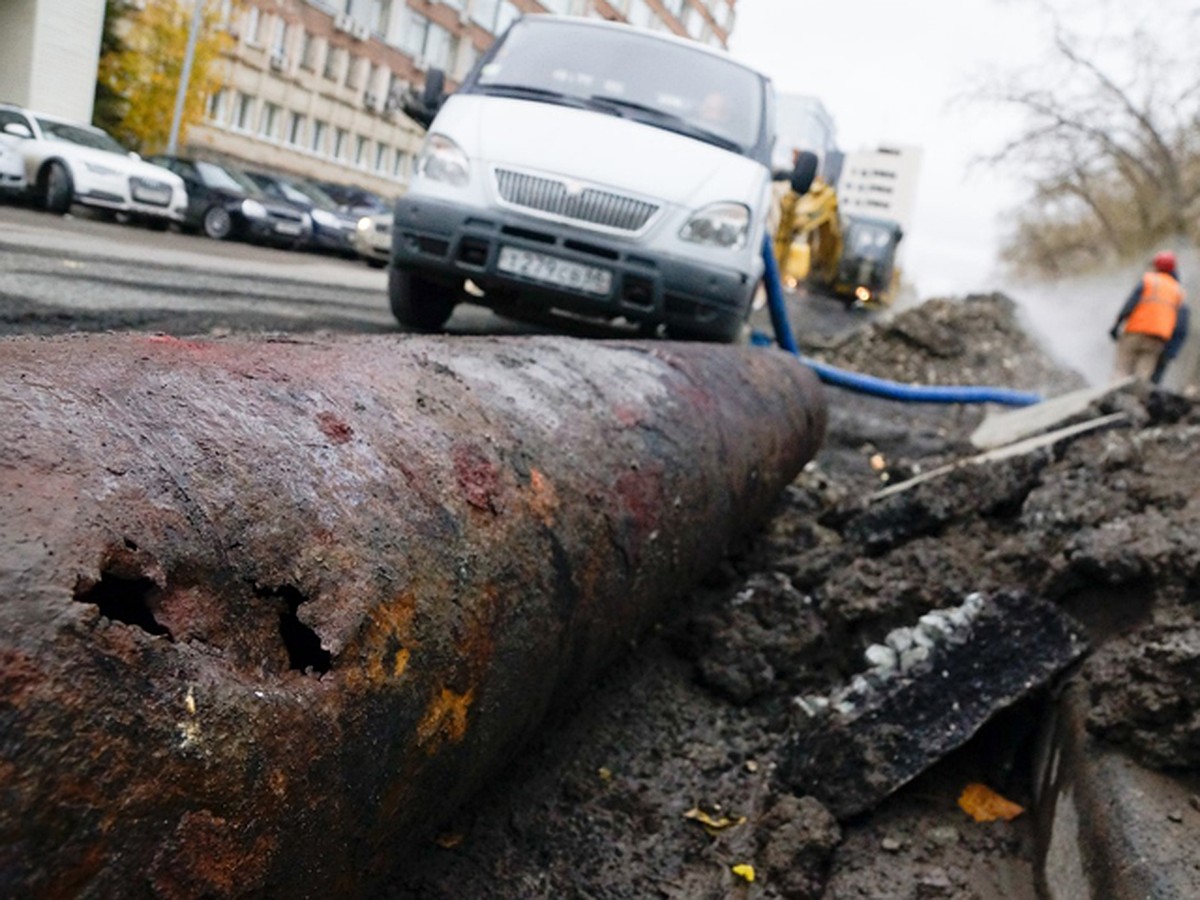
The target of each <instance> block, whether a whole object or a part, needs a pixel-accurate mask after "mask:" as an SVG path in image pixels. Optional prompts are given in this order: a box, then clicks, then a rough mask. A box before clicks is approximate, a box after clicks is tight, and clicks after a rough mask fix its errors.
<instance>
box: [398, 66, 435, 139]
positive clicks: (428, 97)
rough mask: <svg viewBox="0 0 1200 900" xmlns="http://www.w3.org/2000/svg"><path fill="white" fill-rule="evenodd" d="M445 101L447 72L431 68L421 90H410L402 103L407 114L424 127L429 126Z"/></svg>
mask: <svg viewBox="0 0 1200 900" xmlns="http://www.w3.org/2000/svg"><path fill="white" fill-rule="evenodd" d="M445 102H446V73H445V72H443V71H442V70H441V69H430V70H429V71H428V72H426V73H425V84H424V85H423V86H422V88H421V92H420V93H419V94H418V93H416V92H415V91H413V90H409V91H408V92H407V93H406V94H405V96H404V99H403V100H402V101H401V104H400V105H401V108H402V109H403V110H404V114H405V115H406V116H408V117H409V118H410V119H412V120H413V121H414V122H416V123H417V124H418V125H420V126H421V127H422V128H428V127H429V126H430V125H431V124H433V120H434V118H435V117H436V116H437V114H438V110H439V109H441V108H442V104H443V103H445Z"/></svg>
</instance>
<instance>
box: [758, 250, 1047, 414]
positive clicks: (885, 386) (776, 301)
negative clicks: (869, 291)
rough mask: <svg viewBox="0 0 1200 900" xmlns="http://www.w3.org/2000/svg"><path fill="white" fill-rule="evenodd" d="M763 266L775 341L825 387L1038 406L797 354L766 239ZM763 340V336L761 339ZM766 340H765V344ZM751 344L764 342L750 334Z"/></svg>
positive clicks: (1026, 396) (891, 396)
mask: <svg viewBox="0 0 1200 900" xmlns="http://www.w3.org/2000/svg"><path fill="white" fill-rule="evenodd" d="M762 255H763V263H764V264H765V265H766V271H765V273H764V275H763V280H764V281H765V282H766V287H767V308H768V310H769V311H770V313H771V326H772V327H773V328H774V329H775V340H776V342H777V343H778V344H779V346H780V347H781V348H782V349H784V350H786V351H787V352H788V353H793V354H795V355H796V356H799V357H800V361H801V362H803V363H804V364H805V365H806V366H808V367H809V368H810V369H812V370H813V371H814V372H816V373H817V377H819V378H820V379H821V380H822V381H824V382H825V383H826V384H832V385H835V386H837V387H844V388H849V389H850V390H852V391H858V392H859V393H862V394H872V395H874V396H876V397H884V398H886V399H888V400H903V401H908V402H913V403H999V404H1002V405H1004V406H1031V405H1033V404H1034V403H1041V402H1042V398H1041V395H1039V394H1032V393H1028V392H1026V391H1014V390H1010V389H1008V388H999V387H981V386H976V385H915V384H901V383H899V382H897V381H888V380H887V379H885V378H875V377H874V376H872V375H861V374H859V373H857V372H848V371H846V370H845V369H839V368H837V367H836V366H830V365H827V364H825V363H822V362H817V361H816V360H815V359H810V358H809V357H807V356H801V355H800V348H799V347H798V346H797V345H796V338H795V335H794V334H793V333H792V326H791V324H790V323H789V322H788V315H787V307H786V305H785V304H784V301H783V285H782V284H781V283H780V280H779V267H778V266H777V265H776V263H775V250H774V247H773V246H772V245H771V239H770V237H769V236H764V237H763V251H762ZM764 337H765V336H764ZM769 340H770V339H769V338H766V341H769ZM754 341H755V343H759V344H761V343H764V340H763V338H760V337H759V336H758V335H754Z"/></svg>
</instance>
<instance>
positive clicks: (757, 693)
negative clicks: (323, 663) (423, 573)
mask: <svg viewBox="0 0 1200 900" xmlns="http://www.w3.org/2000/svg"><path fill="white" fill-rule="evenodd" d="M1014 316H1015V313H1014V307H1013V305H1012V303H1011V302H1010V301H1008V300H1007V299H1006V298H1003V297H1001V296H998V295H997V296H986V297H973V298H969V299H967V300H965V301H959V302H955V301H949V300H946V301H941V300H939V301H931V302H929V303H926V304H924V305H922V306H920V307H917V308H914V309H912V310H909V311H906V312H905V313H903V314H900V315H897V316H896V317H895V318H894V319H892V320H891V321H890V322H882V321H878V322H871V323H868V324H867V325H866V326H865V327H863V328H859V329H857V330H856V331H853V332H847V333H845V334H843V335H842V336H841V337H840V338H839V339H838V340H836V341H831V342H826V347H825V349H824V350H822V351H820V355H821V356H822V358H823V359H824V360H826V361H828V362H831V363H833V364H835V365H839V366H842V367H845V368H853V369H856V370H859V371H864V372H867V373H869V374H872V375H876V376H880V377H885V378H890V379H894V380H898V381H924V382H942V383H950V382H955V383H970V382H980V383H984V382H986V383H994V384H1007V385H1009V386H1012V387H1016V388H1022V389H1037V390H1042V391H1044V392H1047V393H1049V394H1054V393H1057V392H1061V391H1065V390H1068V389H1072V388H1075V387H1078V386H1079V385H1080V383H1081V380H1080V379H1079V378H1078V377H1077V376H1075V375H1074V374H1073V373H1071V372H1063V371H1060V370H1058V369H1057V367H1056V366H1055V364H1054V363H1053V361H1052V360H1051V359H1050V358H1049V357H1048V356H1047V355H1046V354H1045V353H1044V352H1043V351H1042V350H1041V349H1040V348H1039V347H1038V346H1037V345H1036V344H1035V343H1034V342H1033V341H1031V340H1030V339H1029V338H1028V337H1026V335H1025V334H1024V333H1023V332H1022V331H1021V329H1020V327H1019V325H1018V324H1017V323H1016V321H1015V318H1014ZM806 352H811V350H808V351H806ZM829 394H830V396H829V405H830V412H831V424H830V432H829V435H828V437H827V440H826V445H825V447H824V449H823V450H822V452H821V453H820V454H819V455H818V457H817V460H816V462H815V463H812V464H810V465H809V467H808V468H807V469H806V470H805V472H804V473H803V474H802V475H801V476H800V477H799V478H798V479H797V480H796V481H795V482H794V483H793V484H792V485H791V486H790V487H789V488H788V490H787V491H786V492H785V494H784V496H783V497H782V498H781V501H780V505H779V508H778V511H777V513H776V514H775V516H774V518H773V519H772V520H771V522H770V523H769V524H768V526H767V527H766V529H765V530H764V531H763V532H762V533H761V534H760V535H758V537H757V538H756V539H755V540H754V541H753V542H752V543H750V544H748V545H746V546H743V547H740V548H738V549H737V551H736V552H735V553H734V554H733V555H731V556H730V557H729V558H727V559H726V560H724V561H723V562H721V563H720V565H718V566H716V567H715V568H714V570H713V572H712V573H710V575H709V577H708V580H707V581H706V583H705V586H704V588H703V589H702V590H699V591H697V592H695V593H694V594H693V596H692V597H690V598H689V599H688V602H687V603H686V604H685V605H683V606H681V607H680V608H679V610H678V611H677V614H676V616H675V618H673V619H672V620H671V621H669V622H667V623H664V625H663V627H662V628H661V629H660V631H659V632H658V633H657V635H656V636H655V637H653V638H651V639H650V640H648V641H647V642H645V643H644V644H643V645H642V646H641V647H639V648H637V650H636V652H635V653H633V654H632V655H631V656H629V657H628V658H626V659H625V660H623V661H622V662H621V663H620V664H618V665H617V666H616V667H615V668H614V669H612V670H611V671H610V672H609V673H608V676H607V677H606V679H605V680H604V682H603V683H602V684H600V685H598V686H597V688H596V689H595V690H594V691H593V692H592V693H591V694H590V695H588V696H587V697H585V698H584V700H583V701H582V702H580V703H579V704H578V705H577V706H576V707H575V708H573V709H572V710H571V711H570V713H569V715H567V716H566V717H564V719H563V720H562V721H561V725H560V727H559V728H558V729H557V730H555V731H554V732H553V733H547V734H546V735H545V736H544V737H543V739H542V740H541V742H540V743H538V744H536V745H534V746H533V747H531V748H530V749H529V750H528V751H527V752H526V754H525V755H524V756H522V757H521V758H520V759H518V760H515V761H514V764H513V766H512V769H511V771H510V774H509V776H508V777H507V778H506V779H505V780H504V781H503V782H501V783H497V784H496V785H494V786H493V788H492V790H491V791H489V793H488V794H487V795H486V796H485V797H483V798H482V799H481V801H480V803H478V804H477V805H474V806H473V807H472V808H471V809H469V810H465V811H463V812H462V813H461V814H460V816H459V817H458V818H457V819H456V820H455V822H453V823H452V824H451V826H450V827H449V828H448V829H447V831H446V833H445V834H444V835H443V838H444V839H443V840H442V841H441V842H440V843H439V844H437V845H435V846H431V847H430V848H429V849H428V851H427V852H426V853H425V854H424V855H423V856H422V858H421V859H420V860H417V861H414V862H412V864H410V865H408V866H406V869H405V872H404V874H403V875H402V876H400V877H399V879H398V880H397V882H396V883H395V884H394V885H393V889H392V896H395V897H404V898H408V897H418V896H419V897H434V898H437V897H446V898H449V897H459V896H477V897H488V896H491V897H509V896H518V895H535V894H536V895H539V896H571V897H583V896H587V897H629V896H651V897H664V898H685V897H686V898H696V897H714V898H716V897H727V896H735V895H737V893H736V892H737V891H739V890H740V889H741V888H745V887H746V885H747V874H748V873H750V874H752V877H754V878H755V882H754V888H753V889H754V895H755V896H759V897H765V898H774V897H781V898H805V897H820V896H828V897H847V896H855V897H906V896H912V897H917V896H951V897H953V896H1009V897H1030V898H1032V897H1033V896H1034V889H1033V875H1032V864H1033V856H1034V852H1035V851H1034V849H1033V838H1032V834H1031V829H1032V826H1031V824H1030V822H1029V817H1028V816H1024V817H1017V818H1016V819H1014V820H1013V821H1011V822H1008V821H1000V822H989V823H986V824H981V823H977V822H975V821H973V820H972V819H970V818H969V817H968V816H967V815H966V814H965V813H964V812H963V811H962V810H961V809H960V808H959V807H958V805H957V803H956V799H957V797H958V795H959V793H960V792H961V791H962V789H963V788H964V786H966V785H967V784H968V783H971V782H982V783H985V784H986V785H988V787H990V788H991V789H994V790H996V791H998V792H1001V793H1003V794H1004V795H1005V796H1007V797H1008V798H1009V799H1010V800H1013V801H1015V802H1017V803H1019V804H1025V805H1027V804H1028V803H1029V802H1030V801H1031V796H1030V795H1031V785H1030V775H1029V768H1030V763H1029V755H1030V746H1031V739H1032V736H1033V732H1034V731H1035V730H1036V727H1037V715H1036V709H1037V705H1036V704H1037V702H1038V697H1036V696H1035V697H1034V699H1033V700H1026V701H1023V703H1024V705H1023V706H1022V705H1018V706H1015V707H1013V708H1011V709H1009V710H1007V711H1006V712H1004V713H1001V714H1000V715H998V716H997V717H996V718H995V719H994V720H993V721H991V722H990V723H988V724H987V725H985V726H983V728H982V729H981V730H980V732H979V734H978V736H977V737H976V738H975V739H974V740H973V741H972V742H970V743H969V744H968V745H967V746H966V748H965V749H964V750H961V751H958V752H957V753H955V754H952V755H951V756H950V757H948V758H946V759H944V760H943V761H942V762H940V763H939V764H938V765H937V766H935V767H933V768H932V769H930V770H928V771H926V772H925V773H924V774H923V775H921V776H920V777H918V778H917V779H916V780H915V781H912V782H910V783H909V784H907V785H906V786H905V787H903V788H902V789H901V790H899V791H898V792H897V793H895V794H893V795H892V796H890V797H889V798H888V799H886V800H884V801H882V802H880V803H879V804H878V805H876V806H875V807H874V808H872V809H870V810H868V811H866V812H864V813H862V814H860V815H854V816H848V817H843V820H842V821H840V822H838V821H837V820H836V817H835V815H834V814H833V813H832V812H831V810H830V809H829V806H828V805H826V804H823V803H821V802H819V801H818V800H816V799H815V798H813V797H811V796H804V795H803V793H802V792H801V793H799V794H798V793H793V791H792V790H791V789H789V788H788V786H787V784H786V782H785V780H784V778H783V774H784V772H785V770H786V768H787V752H786V751H787V747H788V745H789V742H790V741H791V740H793V739H794V738H795V736H796V735H797V733H798V725H799V723H800V722H802V721H803V718H798V716H800V717H805V718H806V717H807V713H805V712H804V711H803V708H802V707H803V705H804V703H810V704H811V703H812V702H813V698H831V697H845V696H846V695H847V691H848V690H849V689H850V686H851V685H853V679H854V677H855V676H856V675H859V674H861V673H862V672H863V670H864V669H867V668H869V667H870V666H871V665H872V664H873V662H877V661H878V659H877V658H878V657H880V655H881V650H880V648H881V647H883V648H886V647H888V646H890V645H891V644H892V643H894V642H895V641H898V640H900V637H902V636H903V634H904V633H905V631H904V630H905V629H908V630H909V633H910V634H911V631H912V629H913V627H914V623H919V622H920V621H921V617H922V616H928V615H929V614H930V613H931V612H932V611H935V610H953V609H962V608H964V604H965V605H966V606H968V607H973V605H974V604H975V601H968V598H969V597H971V596H972V595H976V594H982V595H984V596H991V595H999V594H1004V593H1006V592H1012V593H1018V594H1022V595H1027V596H1030V597H1034V598H1038V599H1039V600H1040V601H1044V602H1046V603H1049V604H1052V605H1054V606H1055V607H1056V608H1058V609H1060V610H1061V611H1062V612H1063V613H1064V614H1066V615H1068V616H1070V617H1072V619H1073V620H1075V621H1078V622H1080V623H1082V626H1083V629H1084V631H1085V632H1086V638H1087V639H1088V641H1089V642H1090V643H1091V644H1092V646H1093V647H1094V648H1095V649H1094V651H1093V653H1092V655H1091V656H1090V657H1088V658H1087V659H1086V660H1085V661H1084V662H1083V663H1082V669H1081V671H1082V673H1083V674H1084V676H1085V677H1086V678H1087V681H1088V684H1089V685H1090V694H1091V697H1092V702H1093V704H1094V709H1093V712H1092V715H1091V721H1090V726H1091V728H1092V730H1093V731H1094V733H1096V734H1097V735H1100V736H1102V737H1103V738H1105V739H1106V740H1109V741H1113V742H1118V743H1119V744H1120V746H1122V747H1124V748H1126V749H1127V750H1128V751H1129V752H1131V753H1133V754H1135V755H1136V757H1137V758H1138V759H1139V760H1141V761H1142V762H1143V763H1146V764H1148V765H1154V766H1162V767H1169V768H1191V769H1194V768H1195V767H1196V765H1197V758H1196V757H1197V751H1196V748H1197V747H1200V712H1198V710H1200V698H1198V697H1197V695H1196V688H1195V685H1196V684H1197V683H1200V681H1198V679H1197V678H1196V675H1197V674H1200V641H1198V640H1197V635H1198V634H1200V623H1198V622H1197V596H1196V593H1195V588H1194V580H1195V576H1196V574H1197V572H1198V571H1200V528H1197V527H1196V526H1197V524H1200V523H1197V522H1196V521H1195V519H1196V516H1197V514H1198V513H1200V491H1198V490H1197V487H1198V485H1200V476H1198V475H1197V474H1196V472H1195V466H1194V454H1193V453H1192V452H1191V449H1190V448H1194V447H1195V445H1196V440H1197V438H1198V437H1200V407H1196V406H1193V405H1191V404H1190V403H1189V402H1187V401H1185V400H1183V399H1182V398H1178V397H1170V396H1167V395H1162V394H1157V393H1153V392H1150V391H1148V390H1144V389H1131V390H1126V391H1123V392H1120V393H1116V394H1114V395H1112V396H1110V397H1109V398H1107V399H1104V400H1101V401H1098V403H1097V404H1096V408H1095V409H1094V410H1093V412H1094V413H1095V414H1096V415H1101V414H1106V413H1114V412H1120V413H1122V414H1123V416H1122V417H1121V419H1122V421H1121V423H1120V424H1118V425H1116V426H1113V427H1109V428H1107V429H1104V430H1098V431H1094V432H1092V433H1088V434H1083V435H1079V436H1077V437H1074V438H1070V439H1063V440H1061V441H1057V442H1050V443H1048V444H1046V445H1044V446H1041V447H1038V448H1035V449H1031V450H1029V451H1028V452H1023V453H1017V454H1014V455H1011V456H1009V457H1008V458H1002V459H997V460H995V461H993V462H989V463H987V464H986V465H984V464H981V465H972V466H963V467H961V468H951V469H949V470H948V471H947V472H946V474H944V475H941V476H939V477H930V478H927V480H924V481H920V482H919V483H917V482H914V483H912V485H911V487H907V488H906V489H903V490H896V491H893V492H890V493H889V494H888V495H887V496H877V494H878V492H879V490H880V489H881V488H884V487H886V486H888V485H896V484H897V483H899V482H904V481H905V479H908V478H910V477H911V476H913V475H914V474H919V473H929V472H931V471H933V470H935V469H937V468H938V467H940V466H943V465H944V464H946V463H947V462H951V461H953V460H954V459H956V458H961V457H962V456H964V455H969V454H972V453H974V452H975V451H974V450H973V449H972V448H971V447H970V444H969V440H968V437H969V434H970V431H971V429H973V428H974V427H975V425H976V424H978V422H979V420H980V419H981V418H982V416H983V415H984V412H985V411H984V410H980V409H974V408H963V407H931V406H905V405H899V404H895V403H889V402H887V401H884V400H879V399H876V398H872V397H867V396H863V395H858V394H853V393H850V392H846V391H842V390H838V389H831V390H830V392H829ZM931 627H932V626H931ZM1001 630H1002V629H1001ZM890 639H891V640H890ZM868 653H870V654H871V656H867V654H868ZM1041 696H1042V697H1044V691H1043V692H1042V693H1041ZM798 698H799V699H798ZM805 698H807V699H805ZM1030 703H1032V704H1033V706H1030V705H1029V704H1030ZM830 805H836V804H830ZM695 810H702V811H704V812H705V814H706V818H707V821H709V822H711V823H717V825H711V824H710V825H704V826H703V827H702V826H701V825H700V824H698V823H697V821H696V819H695V818H694V817H689V816H687V815H685V814H686V813H688V812H690V811H695ZM785 837H786V841H785ZM785 845H786V852H785Z"/></svg>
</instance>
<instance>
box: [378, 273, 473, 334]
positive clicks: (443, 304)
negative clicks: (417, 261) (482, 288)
mask: <svg viewBox="0 0 1200 900" xmlns="http://www.w3.org/2000/svg"><path fill="white" fill-rule="evenodd" d="M388 299H389V300H390V301H391V304H392V315H394V316H395V317H396V321H397V322H399V323H400V324H401V325H404V326H407V327H408V328H413V329H416V330H417V331H436V330H438V329H439V328H441V327H442V326H443V325H445V324H446V320H447V319H449V318H450V315H451V313H453V312H454V307H455V305H456V304H457V299H456V297H455V290H454V287H453V286H452V285H450V284H448V283H446V282H444V281H437V280H436V279H432V278H426V277H424V276H422V275H417V274H415V273H413V272H409V271H407V270H405V269H397V268H394V267H393V268H389V269H388Z"/></svg>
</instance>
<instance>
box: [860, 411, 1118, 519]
mask: <svg viewBox="0 0 1200 900" xmlns="http://www.w3.org/2000/svg"><path fill="white" fill-rule="evenodd" d="M1128 422H1129V416H1128V415H1127V414H1126V413H1123V412H1116V413H1109V414H1108V415H1106V416H1099V417H1098V418H1095V419H1088V420H1086V421H1083V422H1077V423H1075V424H1074V425H1068V426H1066V427H1065V428H1059V429H1057V430H1055V431H1051V432H1049V433H1048V434H1037V435H1035V436H1034V437H1030V438H1025V439H1024V440H1021V441H1017V442H1016V443H1011V444H1007V445H1004V446H1000V447H997V448H996V449H994V450H989V451H988V452H987V453H980V454H978V455H977V456H969V457H967V458H966V459H960V460H955V461H954V462H952V463H948V464H946V465H944V466H939V467H938V468H936V469H930V470H929V471H928V472H922V473H921V474H920V475H915V476H913V477H912V478H909V479H907V480H906V481H900V482H897V483H896V484H892V485H888V486H887V487H885V488H883V489H882V490H879V491H876V492H875V493H874V494H872V495H871V496H870V497H869V498H868V502H871V503H874V502H877V501H879V500H884V499H886V498H888V497H891V496H892V495H894V494H902V493H904V492H905V491H910V490H912V489H913V488H915V487H916V486H917V485H919V484H924V483H925V482H927V481H933V480H934V479H937V478H941V477H943V476H945V475H948V474H949V473H951V472H954V471H957V470H958V469H961V468H963V467H964V466H978V465H985V464H987V463H993V462H999V461H1000V460H1004V459H1011V458H1012V457H1014V456H1024V455H1025V454H1027V453H1033V452H1034V451H1035V450H1040V449H1041V448H1042V447H1050V446H1053V445H1054V444H1057V443H1058V442H1059V441H1065V440H1069V439H1071V438H1073V437H1078V436H1079V435H1081V434H1088V433H1089V432H1092V431H1099V430H1101V429H1102V428H1108V427H1109V426H1116V425H1124V424H1126V423H1128Z"/></svg>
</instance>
